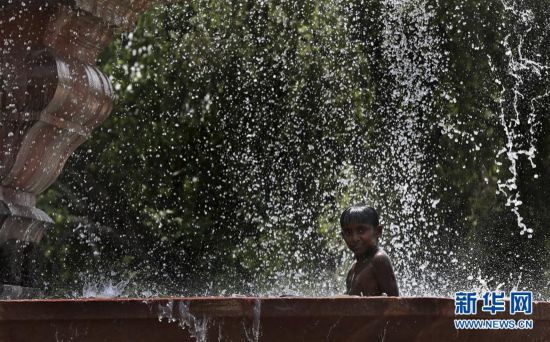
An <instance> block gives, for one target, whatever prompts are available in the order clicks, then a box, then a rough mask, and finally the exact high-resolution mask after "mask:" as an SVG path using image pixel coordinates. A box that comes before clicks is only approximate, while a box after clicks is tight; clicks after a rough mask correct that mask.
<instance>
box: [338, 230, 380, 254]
mask: <svg viewBox="0 0 550 342" xmlns="http://www.w3.org/2000/svg"><path fill="white" fill-rule="evenodd" d="M381 233H382V227H381V226H378V227H374V226H373V225H371V224H366V223H349V224H347V225H346V226H344V227H343V228H342V237H343V238H344V241H345V242H346V245H347V246H348V248H349V249H350V250H351V251H352V252H353V254H355V256H356V257H359V256H362V255H364V254H365V253H366V252H367V251H368V250H369V249H370V248H372V247H374V246H376V245H377V244H378V238H379V237H380V235H381Z"/></svg>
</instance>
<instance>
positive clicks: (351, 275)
mask: <svg viewBox="0 0 550 342" xmlns="http://www.w3.org/2000/svg"><path fill="white" fill-rule="evenodd" d="M369 254H370V255H366V256H365V257H364V258H361V259H358V260H356V261H355V263H354V264H353V266H352V267H351V269H350V271H349V272H348V276H347V278H346V287H347V294H348V295H355V296H380V295H382V294H384V293H385V294H387V295H388V296H398V295H399V293H398V289H397V281H396V279H395V275H394V273H393V268H392V267H391V262H390V259H389V257H388V255H387V254H386V252H384V250H383V249H381V248H377V249H376V250H375V251H373V252H372V253H369Z"/></svg>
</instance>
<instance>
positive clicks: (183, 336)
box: [0, 297, 550, 342]
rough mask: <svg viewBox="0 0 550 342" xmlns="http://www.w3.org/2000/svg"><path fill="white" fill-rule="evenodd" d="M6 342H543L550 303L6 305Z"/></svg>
mask: <svg viewBox="0 0 550 342" xmlns="http://www.w3.org/2000/svg"><path fill="white" fill-rule="evenodd" d="M478 305H479V307H478V312H481V310H480V307H481V302H478ZM506 307H508V303H507V306H506ZM455 318H500V319H516V320H517V319H532V320H533V322H534V327H533V329H530V330H456V329H455V327H454V323H453V320H454V319H455ZM0 341H10V342H19V341H25V342H26V341H41V342H47V341H133V342H138V341H180V342H182V341H278V342H280V341H292V342H294V341H296V342H298V341H522V342H527V341H541V342H542V341H550V302H534V304H533V314H532V315H523V314H516V315H514V316H510V315H509V314H508V313H499V314H497V315H495V316H491V315H490V314H486V313H482V314H477V315H475V316H460V317H455V314H454V301H453V299H451V298H429V297H403V298H387V297H370V298H369V297H363V298H359V297H260V298H256V297H193V298H155V299H135V298H117V299H108V298H94V299H71V300H68V299H50V300H10V301H0Z"/></svg>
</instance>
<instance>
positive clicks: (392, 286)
mask: <svg viewBox="0 0 550 342" xmlns="http://www.w3.org/2000/svg"><path fill="white" fill-rule="evenodd" d="M373 266H374V274H375V275H376V281H377V283H378V287H379V288H380V290H381V291H382V292H383V293H386V294H387V295H388V296H395V297H396V296H399V289H398V288H397V280H396V279H395V274H394V273H393V267H392V265H391V261H390V257H388V255H387V254H386V253H380V254H377V255H375V256H374V258H373Z"/></svg>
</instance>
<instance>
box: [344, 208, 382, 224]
mask: <svg viewBox="0 0 550 342" xmlns="http://www.w3.org/2000/svg"><path fill="white" fill-rule="evenodd" d="M350 223H363V224H370V225H372V226H373V227H378V225H379V224H380V218H379V216H378V212H376V209H374V208H372V207H367V206H351V207H349V208H347V209H346V210H344V212H343V213H342V215H341V216H340V226H341V227H342V228H343V227H344V226H346V225H348V224H350Z"/></svg>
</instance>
